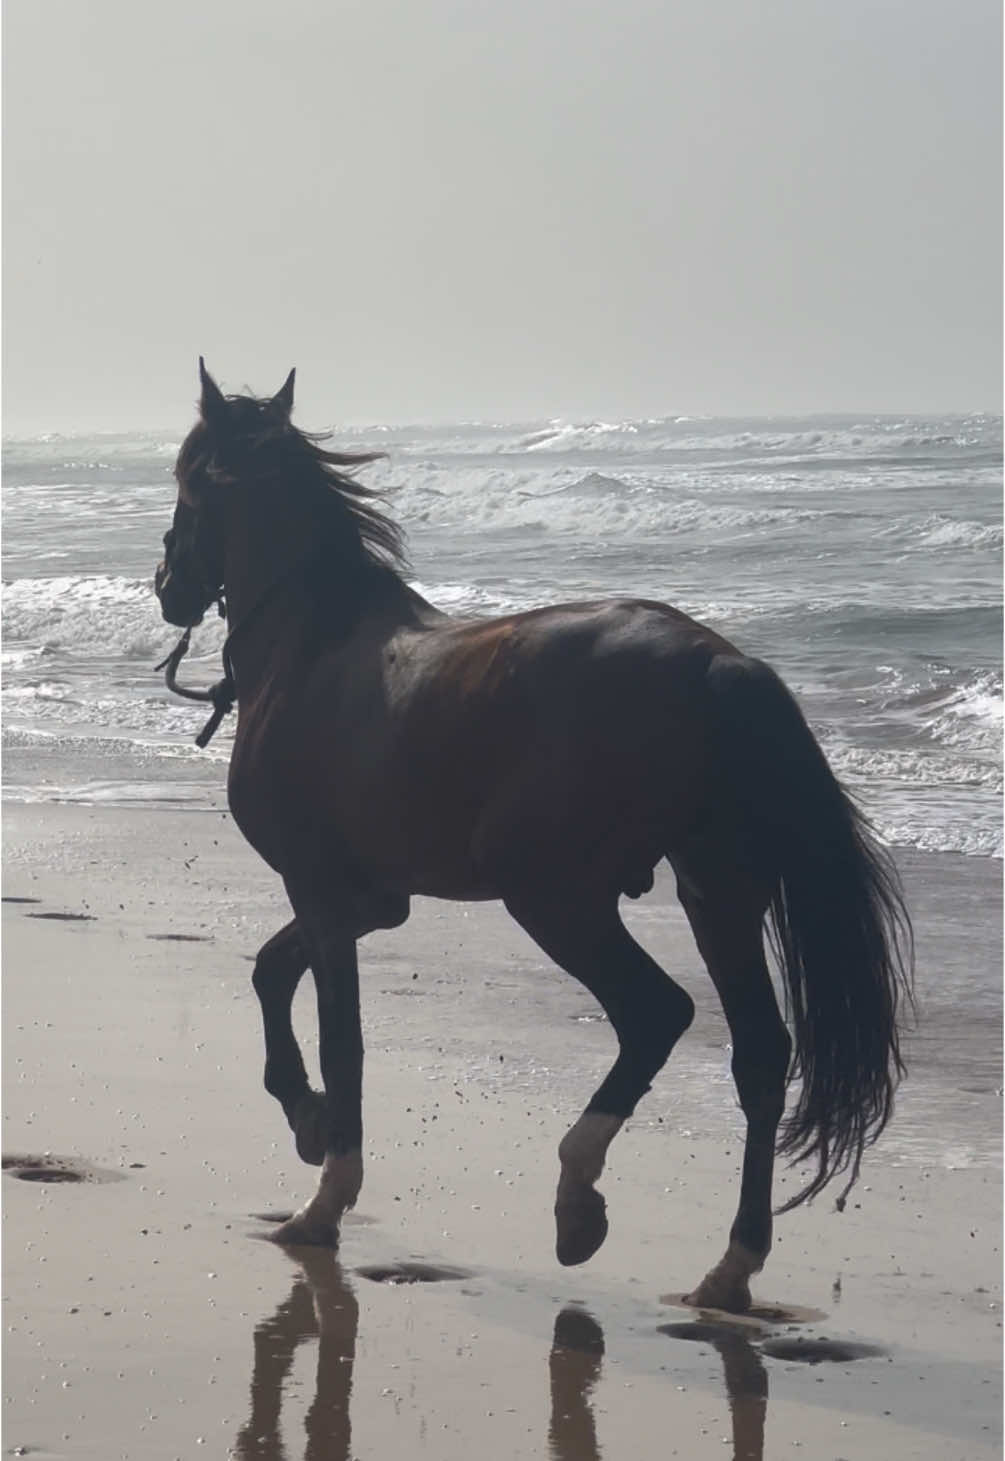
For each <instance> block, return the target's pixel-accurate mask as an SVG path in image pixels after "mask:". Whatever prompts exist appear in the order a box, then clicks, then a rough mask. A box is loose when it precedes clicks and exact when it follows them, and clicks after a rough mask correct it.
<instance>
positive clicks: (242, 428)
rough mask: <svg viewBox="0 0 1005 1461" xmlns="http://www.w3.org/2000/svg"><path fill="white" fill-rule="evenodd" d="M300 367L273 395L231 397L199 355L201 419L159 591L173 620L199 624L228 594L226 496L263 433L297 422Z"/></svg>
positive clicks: (185, 451)
mask: <svg viewBox="0 0 1005 1461" xmlns="http://www.w3.org/2000/svg"><path fill="white" fill-rule="evenodd" d="M294 375H295V372H294V371H292V370H291V371H290V373H289V375H288V376H287V378H286V382H285V384H284V385H283V386H282V388H281V389H280V390H279V391H277V393H276V394H275V395H274V396H272V397H270V398H268V399H267V400H264V401H260V400H256V399H254V398H253V397H251V396H224V394H223V393H222V391H221V390H220V388H219V386H218V385H217V384H216V382H215V381H214V380H213V378H212V376H211V375H210V374H209V371H208V370H207V369H206V367H205V364H204V363H203V360H202V357H201V356H200V358H199V379H200V381H201V383H202V395H201V397H200V400H199V420H198V421H197V422H196V424H195V425H194V426H193V427H192V430H191V431H190V432H189V434H188V436H187V437H186V438H185V440H184V441H183V442H182V446H181V450H180V451H179V453H178V460H177V462H176V463H175V469H174V471H175V478H176V480H177V483H178V500H177V503H176V504H175V510H174V519H173V521H172V523H171V527H170V528H169V529H168V531H167V532H166V533H165V534H164V558H163V561H162V562H161V563H159V564H158V566H157V571H156V573H155V575H154V591H155V592H156V594H157V597H158V599H159V600H160V606H161V612H162V614H163V615H164V618H165V619H166V620H167V622H168V623H169V624H177V625H179V626H180V627H183V628H184V627H187V626H188V625H190V624H198V623H199V622H200V621H201V619H202V616H203V615H204V614H205V612H206V610H207V609H208V608H209V606H210V605H211V604H213V603H215V602H216V601H217V600H219V599H220V597H221V595H222V593H223V578H224V516H225V515H224V501H225V496H226V493H227V491H228V489H229V488H231V487H232V486H233V484H234V483H235V482H237V481H239V480H240V478H241V476H242V467H244V468H247V466H248V463H249V458H250V455H251V453H252V452H253V451H254V450H255V447H256V445H257V444H258V443H259V442H260V441H261V439H262V436H263V433H267V434H270V435H272V436H275V434H276V432H277V428H278V429H279V431H281V430H282V428H283V427H284V426H287V425H288V424H289V419H290V412H291V411H292V409H293V380H294Z"/></svg>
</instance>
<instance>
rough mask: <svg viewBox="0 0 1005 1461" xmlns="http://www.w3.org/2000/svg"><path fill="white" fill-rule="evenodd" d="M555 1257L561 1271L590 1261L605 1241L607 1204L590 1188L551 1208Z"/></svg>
mask: <svg viewBox="0 0 1005 1461" xmlns="http://www.w3.org/2000/svg"><path fill="white" fill-rule="evenodd" d="M555 1226H556V1229H557V1239H556V1242H555V1255H556V1257H557V1258H558V1261H559V1263H561V1265H562V1267H563V1268H572V1267H573V1266H574V1265H575V1264H577V1263H585V1262H586V1261H587V1259H589V1258H592V1257H593V1255H594V1253H596V1251H597V1249H598V1248H599V1247H600V1246H601V1244H602V1243H603V1241H604V1239H605V1238H606V1237H607V1204H606V1203H605V1201H604V1199H603V1198H602V1197H601V1195H600V1193H599V1192H597V1191H596V1189H595V1188H593V1187H583V1188H581V1189H580V1190H579V1191H578V1192H577V1193H576V1196H575V1198H573V1199H572V1200H566V1201H564V1202H559V1203H556V1204H555Z"/></svg>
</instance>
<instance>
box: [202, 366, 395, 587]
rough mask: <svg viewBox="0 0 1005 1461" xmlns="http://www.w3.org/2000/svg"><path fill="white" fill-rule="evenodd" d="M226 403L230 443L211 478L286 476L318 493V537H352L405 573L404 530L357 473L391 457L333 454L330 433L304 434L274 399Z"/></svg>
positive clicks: (287, 483) (215, 457)
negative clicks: (327, 534)
mask: <svg viewBox="0 0 1005 1461" xmlns="http://www.w3.org/2000/svg"><path fill="white" fill-rule="evenodd" d="M224 399H225V400H226V403H227V411H228V428H229V429H228V441H227V442H226V444H223V443H219V442H218V443H216V444H215V445H214V448H213V450H212V456H211V458H210V460H209V461H208V462H207V463H206V464H205V465H206V472H207V475H208V476H209V477H210V479H211V480H213V481H215V482H219V483H221V484H228V485H231V484H234V483H236V482H238V481H239V480H240V479H241V477H242V476H245V475H246V474H248V473H253V474H254V475H256V476H259V477H261V476H263V475H266V474H267V475H270V476H271V475H276V476H281V477H282V480H283V488H284V490H285V491H294V492H297V491H299V492H309V493H312V494H313V495H314V498H315V501H316V503H317V511H318V516H319V522H318V530H319V535H323V534H324V530H325V528H326V527H327V528H329V529H330V530H331V534H332V537H333V538H334V539H335V540H336V541H338V542H339V543H341V544H344V543H345V540H346V536H347V531H349V532H351V533H352V536H353V537H354V538H355V539H356V540H357V541H358V543H359V546H360V548H361V549H362V551H363V553H364V556H365V557H367V558H368V559H370V560H371V561H372V562H375V563H378V564H382V565H383V566H384V567H387V568H391V569H393V570H394V571H395V572H397V573H403V572H406V571H407V569H408V556H407V554H406V552H405V541H404V533H403V531H402V529H401V528H400V527H399V526H398V524H397V523H396V522H393V521H392V519H391V518H389V517H388V516H387V515H386V514H385V513H383V512H382V511H381V510H380V509H379V508H378V507H377V506H376V505H375V502H376V501H377V500H379V499H380V498H381V496H382V494H381V493H380V491H379V490H377V489H376V488H373V487H367V486H365V485H364V484H363V483H362V482H359V481H358V480H357V479H356V477H355V475H354V474H353V470H352V469H354V468H358V467H363V466H366V465H367V464H368V463H369V462H377V461H380V460H382V459H383V458H384V457H386V455H387V454H386V452H381V451H373V452H337V451H328V450H327V449H326V448H325V447H324V446H323V445H322V443H324V442H326V441H330V440H331V436H332V433H331V432H330V431H301V430H300V429H299V428H298V427H296V426H294V425H293V424H292V422H291V421H290V420H289V418H288V417H284V416H283V415H282V414H281V413H280V412H277V410H276V408H275V402H274V401H273V400H272V399H270V398H269V397H259V396H251V395H233V396H226V397H225V398H224ZM193 435H194V433H193ZM190 441H191V437H190V439H189V441H188V442H186V443H185V445H184V446H183V447H182V450H181V453H180V455H179V458H178V471H179V473H180V474H181V475H186V474H187V473H188V472H189V471H190V470H191V469H192V467H193V466H194V465H195V461H194V460H192V459H188V460H187V459H186V448H187V447H188V446H189V444H190ZM193 456H194V453H193Z"/></svg>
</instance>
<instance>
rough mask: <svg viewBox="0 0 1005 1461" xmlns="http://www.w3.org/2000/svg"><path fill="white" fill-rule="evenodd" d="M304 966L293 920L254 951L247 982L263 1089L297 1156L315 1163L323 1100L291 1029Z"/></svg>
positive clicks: (323, 1131) (320, 1157) (321, 1148)
mask: <svg viewBox="0 0 1005 1461" xmlns="http://www.w3.org/2000/svg"><path fill="white" fill-rule="evenodd" d="M306 968H307V949H306V947H305V945H304V941H303V939H302V937H301V935H300V929H299V926H298V924H297V921H296V919H293V921H292V922H290V923H288V924H287V925H286V927H285V928H281V929H280V930H279V932H278V933H277V934H274V935H273V936H272V938H270V939H269V941H268V943H267V944H264V945H263V946H262V948H261V949H260V950H259V952H258V957H257V958H256V960H255V972H254V974H252V976H251V983H252V985H253V987H254V990H255V993H256V994H257V995H258V1002H259V1004H260V1005H261V1007H262V1025H263V1028H264V1031H265V1089H266V1090H267V1091H268V1092H269V1095H270V1096H275V1098H276V1100H277V1101H278V1102H279V1104H280V1105H281V1106H282V1108H283V1112H284V1114H285V1116H286V1119H287V1121H288V1122H289V1124H290V1129H291V1131H292V1132H293V1133H294V1135H295V1137H296V1142H297V1152H298V1153H299V1155H300V1157H301V1159H302V1160H303V1161H305V1162H310V1163H312V1164H313V1165H314V1166H316V1167H320V1165H321V1163H322V1162H323V1161H324V1154H325V1139H326V1135H327V1128H326V1122H325V1101H324V1097H323V1096H322V1095H321V1094H320V1092H318V1091H312V1090H311V1088H310V1086H309V1084H308V1081H307V1071H306V1070H305V1068H304V1061H303V1056H302V1055H301V1053H300V1046H299V1045H298V1044H297V1039H296V1036H295V1035H294V1033H293V1019H292V1010H293V996H294V994H295V993H296V989H297V985H298V984H299V983H300V980H301V978H302V977H303V974H304V971H305V970H306Z"/></svg>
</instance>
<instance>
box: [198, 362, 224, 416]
mask: <svg viewBox="0 0 1005 1461" xmlns="http://www.w3.org/2000/svg"><path fill="white" fill-rule="evenodd" d="M199 381H200V383H201V385H202V395H201V397H200V398H199V411H200V413H201V415H202V419H203V420H204V421H205V422H206V424H207V426H213V425H218V424H219V423H221V422H222V421H223V419H224V417H225V416H226V414H227V402H226V401H225V400H224V397H223V392H222V391H221V390H220V387H219V386H218V385H217V383H216V381H215V380H214V379H213V377H212V376H211V375H210V373H209V371H208V370H207V369H206V362H205V361H204V360H203V358H202V356H201V355H200V356H199Z"/></svg>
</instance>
